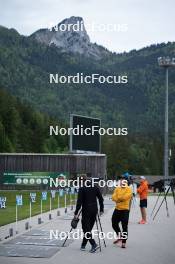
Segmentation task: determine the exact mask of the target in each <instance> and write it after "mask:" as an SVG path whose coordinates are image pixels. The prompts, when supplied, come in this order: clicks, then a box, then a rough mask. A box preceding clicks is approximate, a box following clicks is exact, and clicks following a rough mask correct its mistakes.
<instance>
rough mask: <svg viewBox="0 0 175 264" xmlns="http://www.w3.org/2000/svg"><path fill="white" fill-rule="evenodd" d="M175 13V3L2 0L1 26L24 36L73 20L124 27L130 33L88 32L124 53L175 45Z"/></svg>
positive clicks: (169, 0) (161, 0)
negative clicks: (163, 45) (168, 44)
mask: <svg viewBox="0 0 175 264" xmlns="http://www.w3.org/2000/svg"><path fill="white" fill-rule="evenodd" d="M174 11H175V0H120V1H119V0H108V1H106V0H63V1H62V0H28V1H25V0H0V24H1V25H3V26H6V27H8V28H12V27H13V28H15V29H16V30H17V31H18V32H19V33H21V34H23V35H30V34H31V33H33V32H34V31H36V30H37V29H39V28H46V27H49V25H50V24H51V23H54V24H58V22H61V20H63V19H64V18H68V17H70V16H81V17H83V19H84V21H85V25H86V24H90V25H92V24H94V25H95V27H97V26H99V25H102V26H103V25H104V27H105V28H107V27H108V26H109V24H112V25H113V26H115V25H116V26H118V25H123V27H126V26H127V31H124V32H121V31H119V30H115V29H114V30H113V31H109V30H108V31H107V30H105V31H102V29H101V30H98V31H97V30H96V31H94V32H93V31H92V30H89V31H88V34H89V36H90V39H91V41H92V42H96V43H98V44H101V45H103V46H105V47H107V48H108V49H109V50H112V51H116V52H122V51H129V50H132V49H139V48H142V47H145V46H148V45H151V44H154V43H161V42H167V41H175V29H174V27H175V13H174ZM110 30H111V29H110Z"/></svg>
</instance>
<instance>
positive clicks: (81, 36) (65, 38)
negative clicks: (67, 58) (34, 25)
mask: <svg viewBox="0 0 175 264" xmlns="http://www.w3.org/2000/svg"><path fill="white" fill-rule="evenodd" d="M32 37H34V38H35V39H36V40H37V41H39V42H41V43H44V44H46V45H52V44H54V45H55V46H57V47H59V48H61V49H62V51H63V52H72V53H79V54H81V55H84V56H86V57H93V58H94V59H101V58H103V57H104V56H106V55H107V54H108V53H109V51H107V50H106V49H105V48H103V47H101V46H99V45H97V44H94V43H91V42H90V38H89V36H88V34H87V32H86V29H85V26H84V21H83V19H82V18H81V17H70V18H68V19H64V20H63V21H62V22H60V23H59V24H58V25H56V26H54V27H52V28H50V29H40V30H38V31H36V32H35V33H33V34H32Z"/></svg>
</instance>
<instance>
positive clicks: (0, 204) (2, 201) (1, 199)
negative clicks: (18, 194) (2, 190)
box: [0, 196, 7, 209]
mask: <svg viewBox="0 0 175 264" xmlns="http://www.w3.org/2000/svg"><path fill="white" fill-rule="evenodd" d="M6 201H7V198H6V197H5V196H1V197H0V209H3V208H4V209H5V208H6Z"/></svg>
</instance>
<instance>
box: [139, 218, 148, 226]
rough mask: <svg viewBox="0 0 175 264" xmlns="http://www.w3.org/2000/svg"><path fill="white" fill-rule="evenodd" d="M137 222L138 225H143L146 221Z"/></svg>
mask: <svg viewBox="0 0 175 264" xmlns="http://www.w3.org/2000/svg"><path fill="white" fill-rule="evenodd" d="M138 224H140V225H145V224H146V221H145V220H143V219H142V220H140V221H139V222H138Z"/></svg>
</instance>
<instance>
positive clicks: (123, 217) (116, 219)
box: [112, 209, 129, 243]
mask: <svg viewBox="0 0 175 264" xmlns="http://www.w3.org/2000/svg"><path fill="white" fill-rule="evenodd" d="M128 220H129V210H117V209H115V210H114V212H113V215H112V227H113V229H114V231H115V232H116V234H117V236H119V235H120V237H121V238H122V241H123V242H124V243H125V242H126V240H127V238H126V237H127V236H128ZM120 223H121V225H122V232H121V229H120V226H119V224H120Z"/></svg>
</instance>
